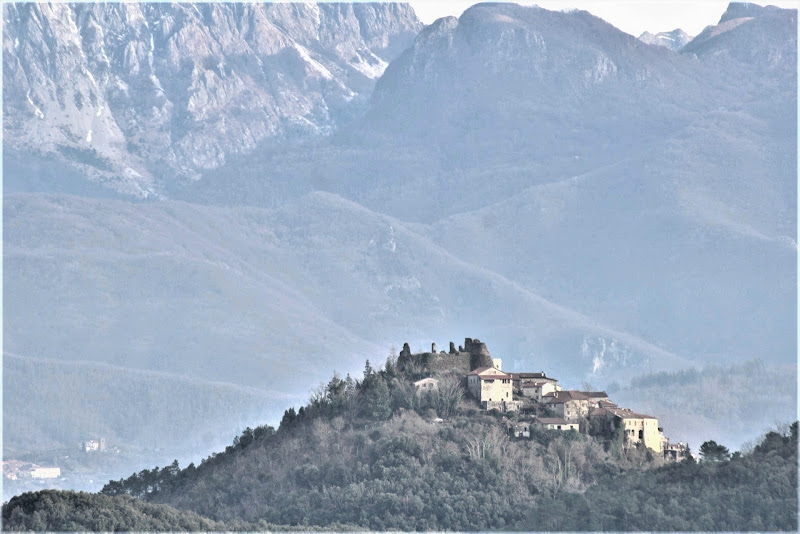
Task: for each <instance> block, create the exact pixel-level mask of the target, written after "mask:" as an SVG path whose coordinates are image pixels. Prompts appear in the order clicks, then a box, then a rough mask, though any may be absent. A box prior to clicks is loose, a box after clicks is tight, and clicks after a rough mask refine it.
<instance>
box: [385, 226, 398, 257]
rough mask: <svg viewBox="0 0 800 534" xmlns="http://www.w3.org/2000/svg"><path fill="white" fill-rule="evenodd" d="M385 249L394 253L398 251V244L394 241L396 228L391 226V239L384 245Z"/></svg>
mask: <svg viewBox="0 0 800 534" xmlns="http://www.w3.org/2000/svg"><path fill="white" fill-rule="evenodd" d="M383 248H385V249H386V250H388V251H389V252H392V253H394V251H395V250H397V242H396V241H395V240H394V228H393V227H392V226H391V225H389V239H387V240H386V243H384V244H383Z"/></svg>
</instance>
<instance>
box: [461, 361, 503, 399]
mask: <svg viewBox="0 0 800 534" xmlns="http://www.w3.org/2000/svg"><path fill="white" fill-rule="evenodd" d="M467 389H468V390H469V392H470V393H471V394H472V396H473V397H475V398H476V399H478V402H480V403H481V404H484V403H487V402H510V401H513V400H514V399H513V390H512V384H511V375H509V374H507V373H504V372H502V371H498V370H497V369H495V368H494V367H480V368H478V369H475V370H474V371H472V372H470V373H469V374H467Z"/></svg>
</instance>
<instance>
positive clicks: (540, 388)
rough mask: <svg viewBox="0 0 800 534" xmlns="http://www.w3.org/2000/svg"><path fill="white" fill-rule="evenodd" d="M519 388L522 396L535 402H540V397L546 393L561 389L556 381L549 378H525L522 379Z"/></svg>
mask: <svg viewBox="0 0 800 534" xmlns="http://www.w3.org/2000/svg"><path fill="white" fill-rule="evenodd" d="M520 390H521V392H522V395H523V396H525V397H528V398H529V399H533V400H535V401H536V402H542V397H544V396H545V395H547V394H548V393H554V392H556V391H561V386H559V385H558V383H557V382H553V381H549V380H525V381H522V384H521V386H520Z"/></svg>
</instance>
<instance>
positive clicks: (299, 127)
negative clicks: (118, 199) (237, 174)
mask: <svg viewBox="0 0 800 534" xmlns="http://www.w3.org/2000/svg"><path fill="white" fill-rule="evenodd" d="M3 19H4V36H3V53H4V58H3V74H4V84H3V99H4V116H5V120H4V124H3V135H4V140H5V143H6V147H7V150H8V149H10V150H11V154H14V152H15V151H19V152H21V153H24V154H26V155H29V156H32V157H34V158H36V157H44V158H45V159H47V160H49V161H51V162H52V161H55V162H62V161H63V162H66V163H67V164H68V165H69V166H76V167H77V168H78V170H79V171H80V173H81V174H85V175H86V176H88V177H89V178H90V179H92V180H95V181H100V182H103V183H105V184H106V185H109V186H111V187H112V188H113V189H115V190H117V191H119V192H123V193H127V194H133V195H136V196H140V197H148V196H152V195H158V194H159V193H160V191H162V189H163V187H164V183H165V182H168V181H169V180H170V179H171V178H173V177H182V178H189V179H191V178H196V177H198V176H199V174H200V173H201V172H203V171H204V170H207V169H211V168H215V167H217V166H219V165H220V164H221V163H223V162H224V161H225V160H226V159H227V158H228V157H229V156H230V155H231V154H241V153H247V152H249V151H252V150H253V149H254V148H255V147H256V146H257V145H258V144H259V143H261V142H263V141H265V140H281V139H286V138H296V137H301V138H307V137H309V136H315V135H320V134H326V133H328V132H330V131H332V130H333V129H335V128H336V127H337V126H338V125H339V124H340V123H342V122H346V121H347V119H348V118H350V117H351V116H352V115H354V114H357V113H359V112H360V110H361V106H362V103H363V102H364V101H365V97H366V96H368V95H369V94H370V92H371V90H372V87H373V85H374V82H375V80H376V79H377V78H378V77H379V76H380V75H381V74H382V73H383V71H384V69H385V67H386V65H387V64H388V62H389V61H391V60H392V59H393V58H394V57H395V56H397V55H398V54H399V53H400V52H401V51H402V50H403V49H404V48H405V47H406V46H408V45H409V44H410V43H411V42H412V40H413V38H414V37H415V36H416V34H417V32H418V31H419V30H420V28H421V26H422V25H421V23H420V22H419V20H418V19H417V18H416V16H415V15H414V12H413V10H412V9H411V8H410V7H409V6H407V5H404V4H362V3H356V4H327V3H324V4H309V3H303V4H288V3H287V4H257V3H253V4H196V5H189V4H180V5H178V4H160V3H153V4H135V3H133V4H130V3H106V4H33V3H31V4H6V5H4V6H3ZM22 159H25V158H22ZM51 167H52V166H51ZM56 167H57V165H56Z"/></svg>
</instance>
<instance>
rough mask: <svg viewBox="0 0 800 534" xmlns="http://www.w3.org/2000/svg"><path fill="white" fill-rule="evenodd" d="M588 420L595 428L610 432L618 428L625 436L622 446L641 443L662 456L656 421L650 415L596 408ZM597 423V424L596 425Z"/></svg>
mask: <svg viewBox="0 0 800 534" xmlns="http://www.w3.org/2000/svg"><path fill="white" fill-rule="evenodd" d="M590 418H591V419H592V420H593V421H596V423H595V424H594V425H593V426H594V427H595V428H600V429H602V430H604V431H605V432H612V431H614V430H615V429H616V428H620V429H621V430H622V432H623V434H624V436H625V441H624V446H625V447H630V446H632V445H636V444H637V443H642V444H643V445H644V446H645V447H647V448H649V449H650V450H652V451H654V452H656V453H658V454H662V438H663V434H662V433H661V432H660V430H661V429H660V428H659V426H658V419H656V418H655V417H653V416H650V415H644V414H639V413H636V412H633V411H631V410H628V409H626V408H611V407H608V408H598V409H596V410H593V411H592V413H591V416H590ZM598 423H599V424H598Z"/></svg>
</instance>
